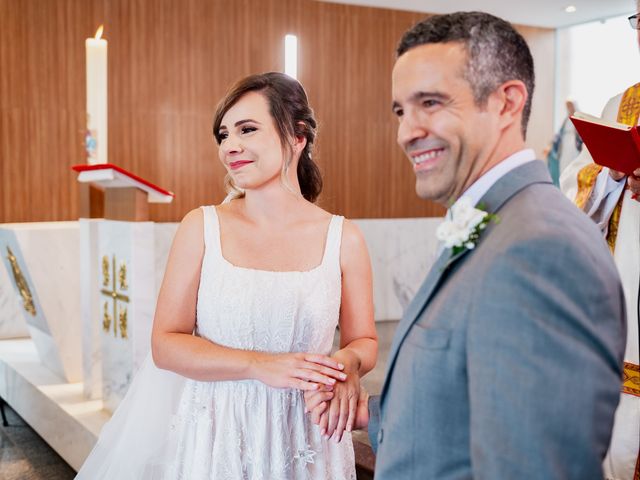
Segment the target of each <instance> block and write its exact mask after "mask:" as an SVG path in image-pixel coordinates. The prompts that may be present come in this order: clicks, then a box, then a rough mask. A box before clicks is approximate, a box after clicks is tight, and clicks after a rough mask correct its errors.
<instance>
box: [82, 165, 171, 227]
mask: <svg viewBox="0 0 640 480" xmlns="http://www.w3.org/2000/svg"><path fill="white" fill-rule="evenodd" d="M71 168H73V170H75V171H76V172H78V181H79V182H80V183H83V184H89V185H88V186H83V187H84V188H83V189H82V190H81V195H80V197H81V198H80V203H81V206H80V216H81V217H84V218H94V217H96V216H98V214H97V212H98V211H99V210H100V209H99V208H97V207H96V205H97V204H99V202H100V199H99V194H98V192H96V191H95V190H92V189H90V187H89V186H93V187H97V188H98V189H100V190H102V191H104V215H100V217H102V218H105V219H107V220H121V221H128V222H145V221H148V220H149V203H171V201H172V200H173V198H174V196H175V195H174V194H173V192H170V191H168V190H165V189H163V188H160V187H158V186H157V185H154V184H153V183H151V182H149V181H147V180H145V179H143V178H141V177H139V176H137V175H135V174H133V173H131V172H129V171H127V170H125V169H124V168H122V167H119V166H117V165H113V164H111V163H103V164H98V165H88V164H81V165H74V166H73V167H71Z"/></svg>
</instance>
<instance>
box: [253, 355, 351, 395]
mask: <svg viewBox="0 0 640 480" xmlns="http://www.w3.org/2000/svg"><path fill="white" fill-rule="evenodd" d="M253 368H254V371H255V373H254V374H253V375H252V377H253V378H255V379H256V380H259V381H261V382H262V383H264V384H266V385H269V386H270V387H275V388H297V389H299V390H304V391H309V390H311V391H317V390H319V389H320V388H321V386H328V387H331V386H333V385H335V383H336V381H337V380H345V379H346V378H347V375H346V374H345V373H344V372H343V371H342V370H343V369H344V365H343V364H342V363H340V362H338V361H337V360H334V359H333V358H331V357H328V356H327V355H319V354H311V353H280V354H269V353H256V354H255V356H254V362H253Z"/></svg>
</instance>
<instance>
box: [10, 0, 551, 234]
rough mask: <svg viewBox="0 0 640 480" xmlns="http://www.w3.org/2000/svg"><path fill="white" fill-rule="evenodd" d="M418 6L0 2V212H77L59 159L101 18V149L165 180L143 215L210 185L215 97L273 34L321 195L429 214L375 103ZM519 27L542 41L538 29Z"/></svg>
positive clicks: (71, 131)
mask: <svg viewBox="0 0 640 480" xmlns="http://www.w3.org/2000/svg"><path fill="white" fill-rule="evenodd" d="M423 17H424V15H423V14H418V13H411V12H400V11H393V10H383V9H374V8H365V7H357V6H349V5H342V4H331V3H325V2H315V1H312V0H234V1H232V2H229V1H225V0H183V1H180V2H178V1H175V0H20V1H16V0H0V175H1V183H0V185H1V187H0V188H1V190H0V222H12V221H42V220H67V219H74V218H76V217H77V215H78V189H77V185H76V180H75V175H74V174H73V173H72V172H71V171H70V170H69V166H70V165H72V164H74V163H80V162H82V161H83V158H84V151H83V148H82V140H83V129H84V116H85V113H84V104H85V85H84V75H85V72H84V68H85V65H84V39H85V38H86V37H88V36H92V35H93V33H94V31H95V29H96V27H97V26H98V25H99V24H100V23H104V24H105V35H104V36H105V38H106V39H107V40H108V41H109V79H108V81H109V156H110V161H111V162H113V163H117V164H119V165H121V166H123V167H124V168H127V169H130V170H132V171H134V172H135V173H137V174H139V175H141V176H143V177H146V178H148V179H149V180H151V181H153V182H155V183H157V184H159V185H161V186H163V187H165V188H169V189H171V190H173V191H175V193H176V200H175V201H174V203H173V204H172V205H154V206H152V208H151V215H152V219H154V220H157V221H177V220H179V219H180V218H181V217H182V216H183V215H184V214H185V213H186V212H187V211H188V210H190V209H192V208H195V207H197V206H199V205H202V204H210V203H215V202H219V201H220V200H221V199H222V198H223V197H224V192H223V188H222V179H223V177H224V170H223V168H222V167H221V166H220V165H219V162H218V160H217V148H216V146H215V143H214V141H213V136H212V132H211V123H212V116H213V112H214V110H215V106H216V104H217V101H218V100H219V99H220V98H221V97H222V96H223V95H224V93H225V91H226V90H227V88H228V87H229V86H230V85H231V84H232V83H233V82H234V81H235V80H237V79H238V78H240V77H242V76H245V75H247V74H249V73H255V72H263V71H268V70H282V68H283V63H284V59H283V45H284V41H283V38H284V35H285V34H286V33H294V34H296V35H298V42H299V78H300V80H301V82H302V83H303V84H304V85H305V88H306V89H307V92H308V94H309V97H310V100H311V104H312V106H313V107H314V109H315V111H316V115H317V118H318V121H319V124H320V130H319V137H318V144H317V148H316V159H317V160H318V163H319V164H320V167H321V169H322V171H323V173H324V179H325V190H324V193H323V195H322V197H321V199H320V204H321V205H322V206H323V207H325V208H327V209H328V210H330V211H333V212H337V213H341V214H343V215H346V216H348V217H352V218H367V217H369V218H376V217H411V216H430V215H439V214H441V213H442V209H441V208H440V207H438V206H436V205H434V204H432V203H429V202H424V201H421V200H419V199H417V198H416V196H415V193H414V177H413V173H412V172H411V168H410V166H409V165H408V162H407V160H406V159H404V157H403V155H402V153H401V152H400V150H399V148H398V147H397V145H396V143H395V129H396V120H395V118H394V117H393V115H392V114H391V109H390V90H391V78H390V74H391V69H392V66H393V62H394V53H393V52H394V48H395V45H396V43H397V41H398V40H399V38H400V36H401V34H402V32H403V31H405V30H406V29H407V28H409V27H410V26H411V25H412V24H413V23H415V22H416V21H418V20H419V19H421V18H423ZM525 30H526V29H525ZM524 33H525V35H526V36H527V35H528V37H529V40H531V39H534V41H535V42H539V43H540V45H543V48H544V49H546V48H547V47H548V45H549V40H548V39H549V35H553V32H552V31H550V30H544V29H529V30H527V31H526V32H524ZM534 50H535V48H534ZM538 50H539V51H540V52H541V51H542V49H538ZM534 53H535V52H534ZM544 55H545V56H546V57H547V58H552V55H550V54H549V52H544ZM552 67H553V65H552V63H549V62H547V63H545V64H544V68H545V69H549V68H551V69H552ZM545 74H546V75H550V74H552V71H545V72H541V71H540V70H538V78H539V79H540V77H541V76H544V75H545ZM538 85H540V80H539V83H538ZM547 94H548V92H547ZM536 95H537V96H538V95H539V93H537V94H536ZM551 101H552V100H550V99H549V98H547V97H545V98H544V99H543V102H542V103H543V104H545V102H548V103H549V105H551ZM545 105H546V104H545ZM550 108H551V107H549V111H551V110H550ZM534 112H535V114H538V113H539V116H540V118H543V117H544V116H545V115H546V112H545V111H544V108H539V107H537V106H534ZM543 123H544V128H547V125H551V116H549V119H548V121H543ZM536 128H537V127H533V128H532V129H531V131H532V132H534V131H535V130H536ZM534 136H535V134H534ZM538 136H539V137H540V138H542V137H543V136H548V135H547V132H546V130H545V131H544V132H543V134H540V135H538ZM535 138H536V139H537V138H538V137H535ZM536 141H537V140H536Z"/></svg>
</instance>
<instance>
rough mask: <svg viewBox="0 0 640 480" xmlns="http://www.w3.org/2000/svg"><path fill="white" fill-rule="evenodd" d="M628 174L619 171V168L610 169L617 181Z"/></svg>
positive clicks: (611, 175)
mask: <svg viewBox="0 0 640 480" xmlns="http://www.w3.org/2000/svg"><path fill="white" fill-rule="evenodd" d="M626 175H627V174H626V173H624V172H618V171H617V170H611V169H609V176H610V177H611V178H613V179H614V180H615V181H616V182H619V181H620V180H622V179H623V178H624V177H626Z"/></svg>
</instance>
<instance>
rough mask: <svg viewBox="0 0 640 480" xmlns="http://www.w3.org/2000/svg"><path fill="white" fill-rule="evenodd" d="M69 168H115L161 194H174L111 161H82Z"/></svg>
mask: <svg viewBox="0 0 640 480" xmlns="http://www.w3.org/2000/svg"><path fill="white" fill-rule="evenodd" d="M71 169H72V170H75V171H76V172H89V171H91V170H115V171H116V172H119V173H122V174H123V175H126V176H127V177H130V178H132V179H133V180H136V181H138V182H140V183H143V184H144V185H146V186H147V187H150V188H153V189H154V190H156V191H158V192H160V193H162V194H163V195H169V196H171V197H175V196H176V195H175V194H174V193H173V192H170V191H169V190H165V189H164V188H160V187H159V186H157V185H154V184H153V183H151V182H148V181H147V180H145V179H144V178H140V177H139V176H137V175H136V174H134V173H131V172H128V171H127V170H125V169H124V168H122V167H119V166H117V165H114V164H112V163H100V164H98V165H89V164H85V163H82V164H80V165H73V166H72V167H71Z"/></svg>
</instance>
